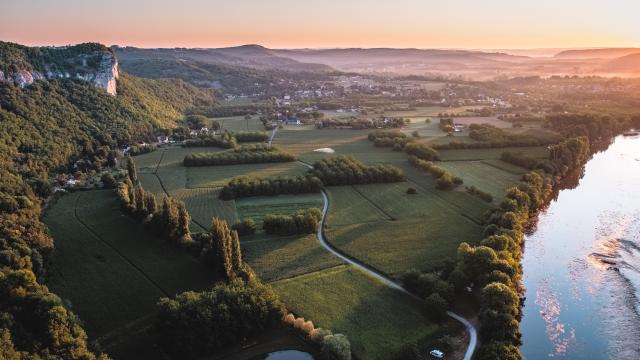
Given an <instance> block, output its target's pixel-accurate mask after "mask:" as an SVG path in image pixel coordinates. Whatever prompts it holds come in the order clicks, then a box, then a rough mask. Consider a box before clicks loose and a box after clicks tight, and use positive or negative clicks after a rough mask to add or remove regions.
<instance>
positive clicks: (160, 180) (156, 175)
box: [153, 173, 207, 231]
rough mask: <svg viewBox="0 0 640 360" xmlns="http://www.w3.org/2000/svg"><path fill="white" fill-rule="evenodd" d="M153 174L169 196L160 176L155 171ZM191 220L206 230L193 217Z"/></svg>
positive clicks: (204, 228)
mask: <svg viewBox="0 0 640 360" xmlns="http://www.w3.org/2000/svg"><path fill="white" fill-rule="evenodd" d="M153 175H155V177H156V178H157V179H158V182H159V183H160V187H161V188H162V191H164V193H165V195H167V196H168V197H171V194H169V192H168V191H167V188H165V187H164V183H163V182H162V179H161V178H160V176H159V175H158V174H157V173H154V174H153ZM191 222H193V223H194V224H196V225H198V226H199V227H200V228H201V229H202V230H204V231H207V228H206V227H204V226H202V224H200V223H199V222H198V221H196V220H195V219H194V218H193V217H192V218H191Z"/></svg>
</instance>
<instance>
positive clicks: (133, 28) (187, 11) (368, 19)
mask: <svg viewBox="0 0 640 360" xmlns="http://www.w3.org/2000/svg"><path fill="white" fill-rule="evenodd" d="M3 8H4V13H5V16H4V18H3V21H2V22H0V40H2V41H13V42H18V43H23V44H27V45H66V44H71V43H79V42H87V41H97V42H101V43H104V44H106V45H121V46H127V45H128V46H138V47H223V46H235V45H241V44H253V43H256V44H261V45H264V46H267V47H272V48H302V47H305V48H306V47H308V48H329V47H415V48H503V49H508V48H568V47H633V46H640V31H639V30H638V27H637V25H636V16H635V14H637V13H639V12H640V3H637V2H635V1H633V0H612V1H609V2H606V3H605V2H602V1H589V0H582V1H580V0H565V1H563V2H562V3H558V2H557V1H553V0H540V1H528V2H526V3H521V2H518V4H514V2H508V1H504V0H487V1H485V2H483V3H482V4H479V3H478V2H476V1H472V0H457V1H453V2H450V3H447V4H444V3H441V2H436V1H425V0H397V1H395V2H393V3H389V2H386V1H385V2H383V1H365V0H351V1H337V0H325V1H322V3H321V2H319V1H317V0H310V1H306V2H303V3H300V2H299V1H294V0H275V1H269V2H266V1H258V0H247V1H244V2H237V3H229V2H219V1H205V0H184V1H181V2H172V1H168V0H157V1H151V0H138V1H131V0H130V1H124V0H114V1H111V2H110V3H109V6H104V4H98V3H97V2H87V1H83V0H59V1H53V0H39V1H36V0H24V1H19V2H17V1H15V2H10V3H9V4H4V5H3ZM7 15H9V16H7Z"/></svg>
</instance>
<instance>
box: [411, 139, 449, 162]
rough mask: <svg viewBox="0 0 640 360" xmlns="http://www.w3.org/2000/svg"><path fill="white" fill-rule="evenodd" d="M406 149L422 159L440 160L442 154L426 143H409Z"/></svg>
mask: <svg viewBox="0 0 640 360" xmlns="http://www.w3.org/2000/svg"><path fill="white" fill-rule="evenodd" d="M404 151H405V152H406V153H407V154H409V155H414V156H416V157H417V158H418V159H421V160H429V161H436V160H440V154H438V152H437V151H436V150H434V149H433V148H432V147H430V146H428V145H425V144H418V143H409V144H407V145H405V147H404Z"/></svg>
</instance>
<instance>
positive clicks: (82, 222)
mask: <svg viewBox="0 0 640 360" xmlns="http://www.w3.org/2000/svg"><path fill="white" fill-rule="evenodd" d="M81 195H82V193H80V194H79V195H78V197H76V202H75V204H74V206H73V217H74V218H75V219H76V221H78V223H80V225H82V226H83V227H84V228H85V229H87V231H89V233H90V234H91V235H93V236H94V237H95V238H96V239H98V240H100V241H101V242H102V243H104V244H105V245H107V247H109V248H110V249H111V250H113V251H114V252H115V253H116V254H118V256H120V257H121V258H122V260H124V261H125V262H126V263H127V264H129V265H130V266H131V267H133V268H134V269H135V270H137V271H138V272H139V273H140V275H142V276H143V277H144V278H145V279H147V281H149V282H150V283H151V284H152V285H154V286H155V287H156V288H158V290H160V292H161V293H163V294H164V295H166V296H168V297H170V296H171V295H169V293H168V292H166V291H165V290H164V289H163V288H162V286H160V284H158V283H157V282H156V281H155V280H153V279H152V278H151V277H149V275H147V273H145V272H144V270H142V269H141V268H140V267H138V265H136V264H135V263H133V262H132V261H131V260H129V258H127V257H126V256H125V255H124V254H123V253H122V252H121V251H120V250H118V249H117V248H116V247H115V246H114V245H113V244H111V243H110V242H108V241H107V240H105V239H104V238H102V236H100V234H98V233H97V232H96V231H95V230H93V229H92V228H91V227H90V226H89V225H87V224H86V223H85V222H84V221H82V219H80V216H78V203H79V202H80V197H81Z"/></svg>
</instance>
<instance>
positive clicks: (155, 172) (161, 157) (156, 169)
mask: <svg viewBox="0 0 640 360" xmlns="http://www.w3.org/2000/svg"><path fill="white" fill-rule="evenodd" d="M166 152H167V149H163V150H162V154H160V159H158V163H157V164H156V168H155V170H153V173H154V174H156V175H157V174H158V170H159V169H160V165H161V164H162V160H164V154H165V153H166Z"/></svg>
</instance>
